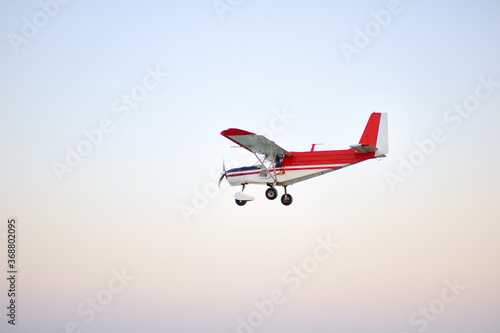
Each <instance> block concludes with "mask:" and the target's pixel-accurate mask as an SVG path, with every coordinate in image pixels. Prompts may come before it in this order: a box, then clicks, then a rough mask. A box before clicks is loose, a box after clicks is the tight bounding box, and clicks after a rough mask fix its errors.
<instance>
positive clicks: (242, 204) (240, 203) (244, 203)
mask: <svg viewBox="0 0 500 333" xmlns="http://www.w3.org/2000/svg"><path fill="white" fill-rule="evenodd" d="M234 201H236V204H237V205H238V206H245V205H246V203H247V202H246V201H244V200H238V199H234Z"/></svg>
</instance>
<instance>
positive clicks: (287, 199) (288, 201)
mask: <svg viewBox="0 0 500 333" xmlns="http://www.w3.org/2000/svg"><path fill="white" fill-rule="evenodd" d="M292 201H293V198H292V196H291V195H290V194H283V196H282V197H281V203H282V204H283V205H285V206H289V205H290V204H291V203H292Z"/></svg>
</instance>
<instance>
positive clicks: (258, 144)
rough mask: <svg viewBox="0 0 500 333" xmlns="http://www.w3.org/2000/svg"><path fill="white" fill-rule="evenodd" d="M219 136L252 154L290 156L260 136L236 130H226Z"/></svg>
mask: <svg viewBox="0 0 500 333" xmlns="http://www.w3.org/2000/svg"><path fill="white" fill-rule="evenodd" d="M220 134H221V135H222V136H224V137H226V138H228V139H229V140H231V141H233V142H235V143H237V144H238V145H240V146H242V147H243V148H245V149H247V150H249V151H251V152H253V153H257V154H263V155H266V156H276V155H279V154H282V155H287V156H292V154H291V153H290V152H288V151H286V150H285V149H283V148H281V147H280V146H278V145H277V144H276V143H274V142H273V141H271V140H269V139H266V138H265V137H263V136H262V135H257V134H255V133H251V132H247V131H244V130H240V129H237V128H230V129H227V130H225V131H222V132H221V133H220Z"/></svg>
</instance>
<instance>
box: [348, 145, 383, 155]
mask: <svg viewBox="0 0 500 333" xmlns="http://www.w3.org/2000/svg"><path fill="white" fill-rule="evenodd" d="M350 147H351V148H352V149H354V150H355V151H356V153H360V154H366V153H373V152H375V151H377V150H378V149H377V148H375V147H373V146H372V145H362V144H357V145H350Z"/></svg>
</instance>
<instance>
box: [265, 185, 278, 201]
mask: <svg viewBox="0 0 500 333" xmlns="http://www.w3.org/2000/svg"><path fill="white" fill-rule="evenodd" d="M277 197H278V191H277V190H276V189H275V188H274V187H270V188H268V189H267V190H266V198H268V199H269V200H274V199H276V198H277Z"/></svg>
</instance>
